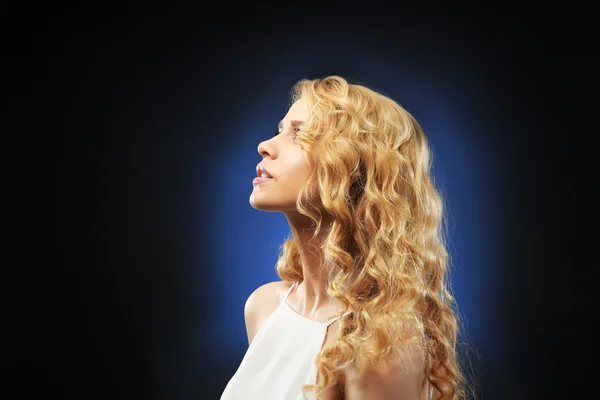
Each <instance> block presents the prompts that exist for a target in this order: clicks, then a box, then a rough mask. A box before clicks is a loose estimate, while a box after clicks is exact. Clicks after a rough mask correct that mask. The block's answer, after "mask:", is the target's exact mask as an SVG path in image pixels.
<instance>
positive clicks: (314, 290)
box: [287, 215, 341, 314]
mask: <svg viewBox="0 0 600 400" xmlns="http://www.w3.org/2000/svg"><path fill="white" fill-rule="evenodd" d="M287 219H288V223H289V225H290V229H291V232H292V235H293V237H294V241H295V243H296V246H297V248H298V252H299V254H300V261H301V265H302V276H303V280H302V282H301V283H300V284H299V285H298V288H297V289H296V293H297V295H298V298H299V299H300V300H298V308H299V310H298V311H300V312H302V313H304V314H315V313H317V312H318V311H319V310H321V309H330V308H331V307H333V308H335V309H337V308H341V304H340V303H339V301H338V300H335V299H333V298H332V297H330V296H328V295H327V284H328V282H327V281H328V279H327V271H326V269H325V266H324V263H323V241H324V239H325V238H326V236H327V235H328V234H329V226H330V222H329V221H327V222H325V221H324V222H323V224H322V227H321V230H320V231H319V233H318V234H317V236H316V237H313V236H314V233H315V230H316V228H315V227H312V226H311V225H312V221H311V220H310V219H308V218H307V217H305V216H303V215H300V216H294V217H291V216H289V215H287ZM336 305H338V307H335V306H336Z"/></svg>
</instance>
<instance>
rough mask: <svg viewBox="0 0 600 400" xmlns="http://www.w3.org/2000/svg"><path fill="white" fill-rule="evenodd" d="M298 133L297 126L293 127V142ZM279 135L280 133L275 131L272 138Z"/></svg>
mask: <svg viewBox="0 0 600 400" xmlns="http://www.w3.org/2000/svg"><path fill="white" fill-rule="evenodd" d="M298 132H300V128H299V127H297V126H295V127H294V140H296V138H297V137H298ZM280 133H281V132H280V131H278V130H277V131H275V132H273V137H275V136H277V135H279V134H280Z"/></svg>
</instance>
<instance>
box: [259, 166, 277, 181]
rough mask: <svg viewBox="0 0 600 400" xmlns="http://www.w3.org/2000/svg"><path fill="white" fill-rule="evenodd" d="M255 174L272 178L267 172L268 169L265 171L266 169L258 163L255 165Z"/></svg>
mask: <svg viewBox="0 0 600 400" xmlns="http://www.w3.org/2000/svg"><path fill="white" fill-rule="evenodd" d="M256 176H257V177H258V178H267V179H273V176H272V175H271V174H270V173H269V171H267V169H266V168H265V167H263V166H262V165H260V164H258V165H257V166H256Z"/></svg>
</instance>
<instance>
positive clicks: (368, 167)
mask: <svg viewBox="0 0 600 400" xmlns="http://www.w3.org/2000/svg"><path fill="white" fill-rule="evenodd" d="M299 99H301V100H302V101H304V102H305V103H306V105H307V106H308V108H309V111H310V113H309V114H310V116H309V119H308V120H307V121H306V122H305V124H304V125H303V126H302V128H301V130H300V132H299V135H298V138H297V142H298V143H299V145H300V146H301V148H302V150H303V151H304V153H305V156H306V158H307V162H308V163H309V165H310V167H311V171H312V175H311V180H312V179H315V180H316V182H317V184H318V186H317V187H318V196H315V195H314V193H310V188H309V185H308V183H307V185H306V186H305V187H304V188H303V190H301V191H300V193H299V194H298V198H297V202H296V203H297V209H298V210H299V212H300V213H302V214H303V215H306V216H307V217H309V218H310V219H311V220H312V221H313V222H314V224H315V228H316V231H315V236H316V235H317V233H318V232H319V231H320V230H321V229H323V227H322V226H321V225H322V220H323V218H322V217H323V215H322V213H326V215H327V217H328V221H332V222H331V225H328V226H327V227H326V229H327V236H326V238H325V239H324V241H323V244H322V250H323V256H324V268H326V271H327V277H328V288H327V293H328V294H329V295H330V296H332V297H334V298H336V299H338V300H340V301H341V302H343V303H344V304H345V305H346V306H348V307H350V309H351V310H352V311H353V312H352V313H351V314H349V315H347V316H345V317H344V318H341V319H340V321H341V322H340V325H341V326H340V332H341V335H340V337H339V338H338V339H337V340H336V341H335V342H334V343H331V344H328V345H325V346H324V347H323V349H322V350H321V351H320V353H319V354H318V356H317V359H316V366H317V370H318V374H319V376H320V377H321V378H322V380H321V382H319V383H318V384H317V385H305V386H304V388H303V391H302V392H303V394H305V392H306V391H308V390H315V391H316V394H317V398H318V397H319V394H320V393H321V391H322V390H323V389H324V388H326V387H329V386H332V385H335V384H339V382H340V377H341V373H342V371H344V369H345V368H347V367H348V366H350V365H351V364H352V363H354V362H355V361H356V360H357V359H364V360H367V361H368V362H371V363H373V364H384V363H395V362H396V363H397V361H398V360H400V359H402V355H403V354H404V355H406V354H408V349H409V348H413V349H414V348H417V349H420V350H422V351H423V352H424V354H425V355H426V357H425V359H426V366H425V367H426V371H425V372H426V376H427V379H428V381H429V384H430V387H431V388H432V389H433V395H434V396H433V398H436V399H444V400H446V399H459V398H463V397H464V391H463V390H462V388H461V382H462V381H463V374H462V373H461V369H460V367H459V362H458V358H457V354H456V341H457V331H458V323H457V321H458V317H457V312H456V311H455V309H454V307H455V302H454V298H453V296H452V294H451V291H450V289H449V284H448V278H447V272H448V271H447V270H448V265H449V253H448V252H447V250H446V244H445V231H444V228H445V224H444V221H445V217H444V214H443V211H444V205H443V200H442V198H441V196H440V194H439V193H438V191H437V190H436V188H435V186H434V183H433V181H432V177H431V176H430V172H431V155H430V153H431V151H430V149H429V144H428V140H427V138H426V136H425V134H424V132H423V130H422V129H421V127H420V126H419V124H418V123H417V121H416V120H415V119H414V118H413V116H412V115H411V114H410V113H408V112H407V111H406V110H405V109H403V108H402V107H401V106H400V105H398V104H397V103H396V102H394V101H393V100H392V99H390V98H388V97H386V96H384V95H382V94H380V93H378V92H376V91H374V90H372V89H369V88H367V87H365V86H362V85H358V84H350V83H349V82H347V81H346V80H345V79H343V78H341V77H339V76H330V77H327V78H324V79H314V80H301V81H299V82H298V83H297V84H296V85H295V86H294V87H293V90H292V96H291V100H292V102H295V101H296V100H299ZM317 160H318V162H317ZM280 251H281V253H280V255H279V259H278V260H277V265H276V269H277V274H278V275H279V277H280V278H281V279H282V280H284V281H289V282H295V281H300V280H302V278H303V277H302V267H301V264H300V258H299V253H298V248H297V246H296V244H295V242H294V239H293V238H289V239H287V240H286V241H285V242H284V243H283V244H282V246H281V248H280ZM339 315H342V313H340V314H339Z"/></svg>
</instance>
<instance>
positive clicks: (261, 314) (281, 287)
mask: <svg viewBox="0 0 600 400" xmlns="http://www.w3.org/2000/svg"><path fill="white" fill-rule="evenodd" d="M291 285H292V284H291V283H290V282H286V281H273V282H268V283H265V284H263V285H261V286H259V287H258V288H256V289H255V290H254V291H253V292H252V293H251V294H250V296H248V299H247V300H246V304H245V305H244V319H245V321H246V330H247V333H248V343H251V342H252V339H253V338H254V336H255V335H256V332H258V330H259V329H260V327H261V326H262V324H263V322H264V321H265V320H266V319H267V318H268V317H269V316H270V315H271V314H272V313H273V311H275V309H276V308H277V307H278V306H279V304H280V303H281V301H282V300H283V298H284V296H285V294H286V293H287V290H288V289H289V288H290V286H291Z"/></svg>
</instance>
